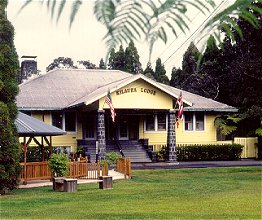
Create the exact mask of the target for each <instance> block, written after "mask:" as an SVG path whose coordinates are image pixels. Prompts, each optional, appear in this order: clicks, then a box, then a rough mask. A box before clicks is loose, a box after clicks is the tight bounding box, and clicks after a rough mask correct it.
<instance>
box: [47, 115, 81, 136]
mask: <svg viewBox="0 0 262 220" xmlns="http://www.w3.org/2000/svg"><path fill="white" fill-rule="evenodd" d="M52 125H53V126H55V127H57V128H60V129H62V130H65V131H68V132H76V113H75V112H64V113H63V112H52Z"/></svg>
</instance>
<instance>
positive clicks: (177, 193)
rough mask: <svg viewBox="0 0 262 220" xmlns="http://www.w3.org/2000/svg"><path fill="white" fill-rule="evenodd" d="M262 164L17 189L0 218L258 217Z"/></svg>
mask: <svg viewBox="0 0 262 220" xmlns="http://www.w3.org/2000/svg"><path fill="white" fill-rule="evenodd" d="M261 171H262V168H261V167H241V168H240V167H238V168H205V169H172V170H171V169H170V170H143V171H142V170H139V171H133V178H132V179H130V180H118V181H116V182H114V183H113V189H111V190H100V189H98V184H85V185H78V192H76V193H64V192H53V191H52V188H51V187H42V188H38V189H19V190H15V191H14V192H13V195H9V196H2V197H1V207H0V210H1V219H8V218H9V219H10V218H12V219H44V218H46V219H76V218H77V219H144V218H147V219H261V218H262V216H261V214H262V212H261Z"/></svg>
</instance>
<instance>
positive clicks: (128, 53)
mask: <svg viewBox="0 0 262 220" xmlns="http://www.w3.org/2000/svg"><path fill="white" fill-rule="evenodd" d="M125 59H126V62H125V71H126V72H129V73H133V74H135V73H140V72H141V70H142V69H141V63H140V61H139V55H138V51H137V49H136V47H135V45H134V42H133V41H130V43H129V45H128V47H127V48H126V50H125Z"/></svg>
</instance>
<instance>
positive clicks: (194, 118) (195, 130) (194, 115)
mask: <svg viewBox="0 0 262 220" xmlns="http://www.w3.org/2000/svg"><path fill="white" fill-rule="evenodd" d="M186 113H191V114H192V115H193V130H186V125H185V124H186V121H185V118H186V117H185V113H184V115H183V117H184V123H183V130H184V131H185V132H205V131H206V114H205V113H202V112H186ZM197 113H202V114H203V116H204V129H203V130H197V129H196V114H197Z"/></svg>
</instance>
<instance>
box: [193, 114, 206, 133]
mask: <svg viewBox="0 0 262 220" xmlns="http://www.w3.org/2000/svg"><path fill="white" fill-rule="evenodd" d="M195 116H196V131H204V130H205V129H204V114H203V113H196V114H195Z"/></svg>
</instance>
